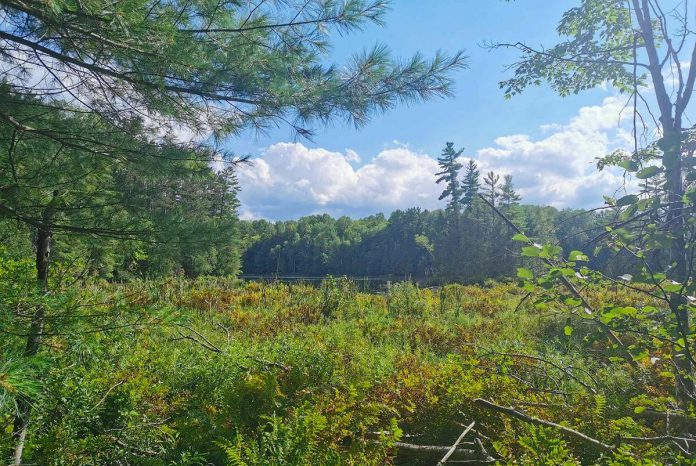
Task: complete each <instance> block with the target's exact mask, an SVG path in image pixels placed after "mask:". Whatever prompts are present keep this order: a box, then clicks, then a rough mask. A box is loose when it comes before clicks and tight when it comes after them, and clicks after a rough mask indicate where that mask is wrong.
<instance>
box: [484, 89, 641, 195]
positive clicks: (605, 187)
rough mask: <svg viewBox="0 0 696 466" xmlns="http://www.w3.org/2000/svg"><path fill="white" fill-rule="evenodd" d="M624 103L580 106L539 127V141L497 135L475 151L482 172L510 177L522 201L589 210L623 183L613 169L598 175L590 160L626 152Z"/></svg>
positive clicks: (606, 101)
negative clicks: (565, 117)
mask: <svg viewBox="0 0 696 466" xmlns="http://www.w3.org/2000/svg"><path fill="white" fill-rule="evenodd" d="M624 104H625V101H624V100H623V99H621V98H620V97H607V98H605V99H604V101H603V102H602V103H601V104H600V105H596V106H588V107H582V108H581V109H580V110H579V111H578V114H577V115H576V116H574V117H573V118H572V119H571V120H570V121H569V122H568V123H567V124H552V125H544V126H542V127H541V130H542V131H543V133H544V137H542V138H539V139H536V140H533V139H532V138H531V137H529V136H528V135H524V134H518V135H510V136H502V137H499V138H497V139H495V141H494V145H492V146H490V147H485V148H483V149H480V150H478V152H477V157H476V159H478V160H477V161H478V163H479V166H480V167H481V170H482V171H487V170H494V171H496V172H500V173H506V174H510V175H512V177H513V180H514V181H515V184H516V186H517V188H518V191H519V192H520V194H521V195H522V196H523V198H524V200H525V202H527V203H534V204H549V205H553V206H555V207H590V206H596V205H597V204H600V203H601V199H602V195H605V194H606V195H613V194H615V192H616V191H617V189H618V188H620V187H621V186H622V185H623V182H624V180H623V176H622V173H620V172H619V171H616V170H615V171H612V170H607V171H603V172H598V171H597V168H596V165H595V163H596V158H597V157H601V156H604V155H606V154H609V153H611V152H613V151H614V150H616V149H618V148H628V147H630V146H631V144H632V142H631V141H632V139H631V138H632V136H631V133H630V131H628V130H627V129H626V127H625V125H624V124H623V122H622V121H621V112H622V110H623V108H624Z"/></svg>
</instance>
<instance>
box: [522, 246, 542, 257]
mask: <svg viewBox="0 0 696 466" xmlns="http://www.w3.org/2000/svg"><path fill="white" fill-rule="evenodd" d="M540 253H541V251H540V250H539V248H537V247H536V246H525V247H523V248H522V255H523V256H525V257H539V254H540Z"/></svg>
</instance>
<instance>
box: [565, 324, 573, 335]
mask: <svg viewBox="0 0 696 466" xmlns="http://www.w3.org/2000/svg"><path fill="white" fill-rule="evenodd" d="M563 333H565V335H566V336H568V337H569V336H570V335H572V334H573V327H571V326H570V325H566V326H565V327H563Z"/></svg>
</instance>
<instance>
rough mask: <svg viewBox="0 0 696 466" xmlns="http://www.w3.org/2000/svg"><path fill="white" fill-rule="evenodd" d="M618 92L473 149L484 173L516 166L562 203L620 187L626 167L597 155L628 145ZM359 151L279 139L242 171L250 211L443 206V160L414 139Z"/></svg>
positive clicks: (252, 214)
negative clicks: (562, 119)
mask: <svg viewBox="0 0 696 466" xmlns="http://www.w3.org/2000/svg"><path fill="white" fill-rule="evenodd" d="M624 103H625V102H624V101H623V100H622V98H620V97H608V98H606V99H604V101H603V102H602V103H601V104H600V105H596V106H588V107H583V108H581V109H580V110H579V111H578V113H577V115H575V116H574V117H573V118H571V119H570V120H569V121H568V122H567V123H565V124H558V123H555V124H549V125H544V126H542V127H541V128H540V130H541V132H542V136H541V137H539V138H532V137H530V136H529V135H525V134H513V135H507V136H501V137H499V138H497V139H495V141H494V145H492V146H490V147H485V148H482V149H480V150H478V151H477V153H476V156H475V157H474V158H475V159H476V160H477V162H478V164H479V167H480V169H481V172H482V173H485V172H487V171H489V170H493V171H495V172H497V173H501V174H511V175H512V176H513V180H514V183H515V185H516V187H517V190H518V192H519V193H520V194H521V195H522V196H523V200H524V202H526V203H534V204H547V205H553V206H556V207H593V206H597V205H601V204H602V195H603V194H607V195H614V194H616V192H617V189H618V188H620V187H621V186H622V183H623V181H624V180H623V177H622V173H620V172H618V171H604V172H598V171H597V168H596V166H595V162H596V160H595V159H596V157H601V156H603V155H606V154H608V153H610V152H612V151H613V150H615V149H617V148H620V147H630V146H631V144H632V139H631V133H630V132H629V131H627V130H626V128H625V127H623V126H622V124H621V121H620V115H621V113H622V110H623V107H624ZM362 159H363V158H362V157H361V156H360V155H359V154H357V153H356V152H355V151H353V150H350V149H347V150H346V151H345V152H344V153H341V152H332V151H329V150H326V149H322V148H316V149H311V148H307V147H305V146H304V145H302V144H300V143H277V144H274V145H272V146H270V147H268V148H267V149H265V150H264V151H263V152H262V154H261V156H260V157H258V158H256V159H254V164H253V166H250V167H245V168H242V169H241V171H240V174H239V179H240V183H241V186H242V192H241V195H240V198H241V201H242V205H243V209H242V211H243V212H244V215H245V217H246V218H258V217H266V218H271V219H281V218H296V217H298V216H301V215H308V214H313V213H324V212H328V213H331V214H333V215H352V216H362V215H368V214H372V213H376V212H385V213H389V212H391V211H393V210H395V209H403V208H408V207H413V206H418V207H422V208H427V209H433V208H439V207H442V205H443V203H442V202H441V201H438V200H437V198H438V196H439V194H440V193H441V192H442V189H443V188H442V186H438V185H437V184H436V183H435V176H434V174H435V172H436V171H437V169H438V167H437V161H436V160H435V158H434V157H431V156H429V155H427V154H423V153H419V152H417V151H415V150H414V149H412V148H411V147H410V146H409V145H407V144H403V143H399V145H398V146H397V147H392V148H389V149H385V150H383V151H381V152H380V153H379V154H377V155H376V156H375V157H373V158H372V159H371V160H370V161H369V162H367V163H365V164H363V165H362V166H358V165H359V164H360V161H361V160H362Z"/></svg>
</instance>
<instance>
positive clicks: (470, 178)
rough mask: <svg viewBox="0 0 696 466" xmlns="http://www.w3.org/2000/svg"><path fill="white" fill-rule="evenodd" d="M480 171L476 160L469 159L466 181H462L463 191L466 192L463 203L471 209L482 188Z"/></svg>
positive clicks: (466, 207) (465, 175)
mask: <svg viewBox="0 0 696 466" xmlns="http://www.w3.org/2000/svg"><path fill="white" fill-rule="evenodd" d="M479 176H480V174H479V171H478V167H477V165H476V162H474V161H473V160H469V163H468V164H467V166H466V173H465V174H464V182H463V183H462V191H463V193H464V195H463V198H462V204H463V205H464V208H465V209H470V208H471V207H473V205H474V202H475V200H476V196H477V195H478V192H479V190H480V189H481V183H480V182H479Z"/></svg>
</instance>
